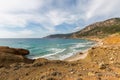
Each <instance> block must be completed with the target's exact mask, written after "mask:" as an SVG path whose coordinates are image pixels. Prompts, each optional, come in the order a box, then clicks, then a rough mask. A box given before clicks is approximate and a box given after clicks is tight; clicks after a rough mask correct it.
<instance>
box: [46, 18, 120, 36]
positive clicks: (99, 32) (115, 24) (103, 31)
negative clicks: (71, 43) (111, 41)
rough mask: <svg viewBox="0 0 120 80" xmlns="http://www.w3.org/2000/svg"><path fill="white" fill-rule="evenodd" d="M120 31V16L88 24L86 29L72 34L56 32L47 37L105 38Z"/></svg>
mask: <svg viewBox="0 0 120 80" xmlns="http://www.w3.org/2000/svg"><path fill="white" fill-rule="evenodd" d="M119 32H120V18H112V19H108V20H105V21H101V22H96V23H94V24H91V25H88V26H86V27H85V28H84V29H82V30H80V31H78V32H75V33H71V34H55V35H50V36H47V38H89V37H90V38H91V37H95V38H104V37H106V36H108V35H110V34H114V33H119Z"/></svg>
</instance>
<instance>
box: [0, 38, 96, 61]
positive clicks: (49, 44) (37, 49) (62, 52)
mask: <svg viewBox="0 0 120 80" xmlns="http://www.w3.org/2000/svg"><path fill="white" fill-rule="evenodd" d="M94 44H95V42H93V41H89V40H84V39H58V38H56V39H47V38H9V39H6V38H5V39H3V38H2V39H0V46H9V47H13V48H24V49H27V50H29V51H30V54H29V55H27V56H26V57H28V58H30V59H37V58H46V59H50V60H64V59H65V58H68V57H70V56H72V55H74V54H76V53H78V52H82V51H85V50H87V49H88V48H90V47H91V46H93V45H94Z"/></svg>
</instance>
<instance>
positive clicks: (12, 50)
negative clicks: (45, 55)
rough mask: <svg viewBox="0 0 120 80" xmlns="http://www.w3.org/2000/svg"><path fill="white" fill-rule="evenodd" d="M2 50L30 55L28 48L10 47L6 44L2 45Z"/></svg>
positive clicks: (0, 49) (0, 48)
mask: <svg viewBox="0 0 120 80" xmlns="http://www.w3.org/2000/svg"><path fill="white" fill-rule="evenodd" d="M0 52H3V53H11V54H17V55H28V54H29V51H28V50H26V49H19V48H10V47H6V46H0Z"/></svg>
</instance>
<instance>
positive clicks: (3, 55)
mask: <svg viewBox="0 0 120 80" xmlns="http://www.w3.org/2000/svg"><path fill="white" fill-rule="evenodd" d="M28 54H29V51H28V50H25V49H17V48H10V47H4V46H0V65H4V66H6V65H9V64H12V63H19V62H24V63H31V62H33V60H31V59H28V58H26V57H25V55H28Z"/></svg>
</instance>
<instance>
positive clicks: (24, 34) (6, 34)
mask: <svg viewBox="0 0 120 80" xmlns="http://www.w3.org/2000/svg"><path fill="white" fill-rule="evenodd" d="M32 34H34V32H33V31H31V30H22V31H14V32H13V31H9V30H4V29H0V37H1V38H28V37H31V35H32Z"/></svg>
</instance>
